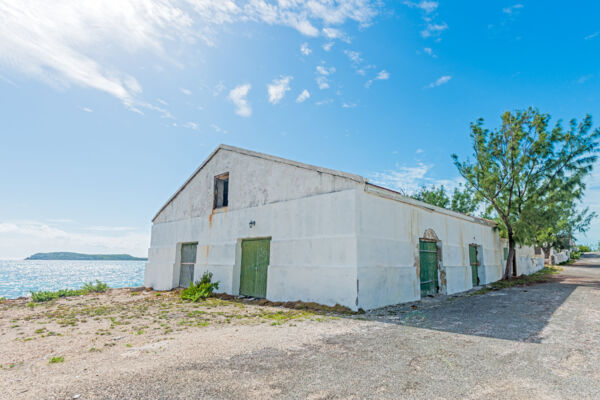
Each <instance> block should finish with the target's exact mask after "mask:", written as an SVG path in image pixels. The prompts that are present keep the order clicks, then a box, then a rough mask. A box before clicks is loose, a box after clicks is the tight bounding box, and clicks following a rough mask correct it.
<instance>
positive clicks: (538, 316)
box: [364, 266, 600, 343]
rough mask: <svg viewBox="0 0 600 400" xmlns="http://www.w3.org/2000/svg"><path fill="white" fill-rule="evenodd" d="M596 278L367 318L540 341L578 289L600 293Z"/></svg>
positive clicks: (451, 299) (429, 302)
mask: <svg viewBox="0 0 600 400" xmlns="http://www.w3.org/2000/svg"><path fill="white" fill-rule="evenodd" d="M589 267H591V266H589ZM595 268H597V269H600V267H598V266H596V267H595ZM596 277H597V275H596V276H594V278H596ZM594 278H591V277H589V276H574V275H570V274H569V275H567V274H564V275H563V274H561V275H559V276H557V277H553V278H552V279H551V280H550V281H549V282H547V283H539V284H535V285H530V286H519V287H512V288H507V289H502V290H497V291H491V292H487V293H484V294H462V295H458V296H443V295H440V296H436V297H434V298H425V299H422V300H421V301H419V302H415V303H408V304H401V305H396V306H390V307H385V308H380V309H377V310H372V311H369V312H367V313H366V314H365V315H364V317H365V318H366V319H368V320H374V321H379V322H385V323H392V324H397V325H404V326H411V327H418V328H424V329H433V330H437V331H444V332H452V333H458V334H463V335H475V336H484V337H491V338H496V339H505V340H515V341H520V342H530V343H540V342H541V341H542V339H543V336H542V331H543V329H544V327H546V326H547V325H548V323H549V321H550V319H551V318H552V316H553V314H554V313H555V311H556V310H557V309H558V308H559V307H560V306H561V305H562V304H563V303H564V302H565V301H566V300H567V299H568V297H569V296H570V295H571V294H572V293H573V291H575V290H576V289H577V288H578V287H582V286H585V287H591V288H594V289H600V280H597V279H594Z"/></svg>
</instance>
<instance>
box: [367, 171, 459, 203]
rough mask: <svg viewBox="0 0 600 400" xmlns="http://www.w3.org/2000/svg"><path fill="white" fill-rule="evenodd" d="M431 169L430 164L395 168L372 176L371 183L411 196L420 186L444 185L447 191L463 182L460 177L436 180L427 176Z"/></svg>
mask: <svg viewBox="0 0 600 400" xmlns="http://www.w3.org/2000/svg"><path fill="white" fill-rule="evenodd" d="M432 168H433V165H432V164H424V163H418V164H417V165H415V166H406V165H402V166H397V167H396V168H395V169H394V170H388V171H384V172H376V173H374V174H372V181H373V183H375V184H376V185H380V186H383V187H387V188H390V189H394V190H397V191H400V192H402V193H404V194H407V195H411V194H414V193H416V192H417V191H418V190H419V189H420V188H421V186H430V185H436V186H439V185H444V187H445V188H446V189H447V190H450V191H452V190H454V188H455V187H458V186H459V185H460V184H461V183H463V182H464V179H463V178H462V177H459V176H457V177H455V178H453V179H437V178H432V177H430V176H428V174H429V172H430V171H431V169H432Z"/></svg>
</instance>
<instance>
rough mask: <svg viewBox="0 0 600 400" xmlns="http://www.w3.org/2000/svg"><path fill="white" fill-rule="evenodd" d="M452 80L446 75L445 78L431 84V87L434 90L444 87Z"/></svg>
mask: <svg viewBox="0 0 600 400" xmlns="http://www.w3.org/2000/svg"><path fill="white" fill-rule="evenodd" d="M450 79H452V77H451V76H450V75H444V76H442V77H439V78H438V79H436V81H435V82H431V83H430V84H429V87H430V88H434V87H438V86H442V85H444V84H446V83H448V82H450Z"/></svg>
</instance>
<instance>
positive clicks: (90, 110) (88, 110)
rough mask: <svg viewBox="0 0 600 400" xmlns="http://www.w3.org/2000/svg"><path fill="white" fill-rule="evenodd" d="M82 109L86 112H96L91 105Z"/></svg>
mask: <svg viewBox="0 0 600 400" xmlns="http://www.w3.org/2000/svg"><path fill="white" fill-rule="evenodd" d="M82 110H83V111H85V112H89V113H91V112H94V110H92V109H91V108H89V107H83V108H82Z"/></svg>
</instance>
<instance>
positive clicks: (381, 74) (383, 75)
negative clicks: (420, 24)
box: [365, 69, 390, 88]
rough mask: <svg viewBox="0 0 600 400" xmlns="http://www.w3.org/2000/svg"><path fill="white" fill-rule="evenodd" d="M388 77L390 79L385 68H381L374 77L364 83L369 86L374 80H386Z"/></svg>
mask: <svg viewBox="0 0 600 400" xmlns="http://www.w3.org/2000/svg"><path fill="white" fill-rule="evenodd" d="M388 79H390V73H389V72H387V71H386V70H385V69H382V70H381V71H379V73H378V74H377V76H375V78H373V79H369V80H368V81H367V83H365V87H367V88H368V87H371V85H372V84H373V82H374V81H387V80H388Z"/></svg>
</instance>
